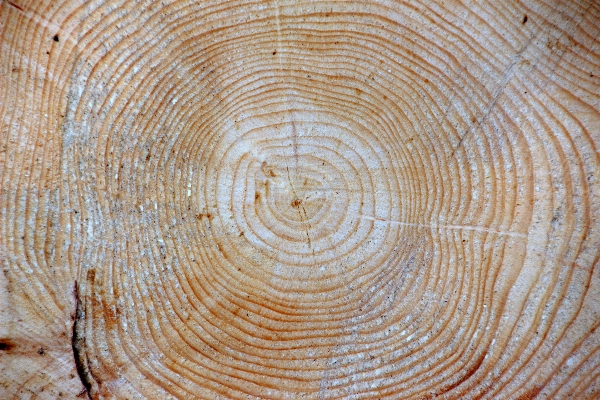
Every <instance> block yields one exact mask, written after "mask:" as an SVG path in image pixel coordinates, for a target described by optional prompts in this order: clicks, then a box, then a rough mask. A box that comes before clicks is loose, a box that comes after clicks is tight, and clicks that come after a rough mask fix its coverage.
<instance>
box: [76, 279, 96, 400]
mask: <svg viewBox="0 0 600 400" xmlns="http://www.w3.org/2000/svg"><path fill="white" fill-rule="evenodd" d="M87 275H88V276H87V277H88V281H90V280H91V281H92V282H93V279H94V278H95V271H94V270H90V271H88V274H87ZM90 278H91V279H90ZM73 291H74V295H75V322H74V323H73V336H72V337H71V347H72V349H73V358H74V359H75V368H76V369H77V375H79V379H81V383H82V384H83V387H84V388H85V392H86V394H87V398H88V399H90V400H92V394H91V393H92V390H93V387H94V378H93V377H92V374H91V372H90V368H89V362H88V359H87V354H86V351H85V333H84V331H85V311H86V310H85V304H84V303H83V302H82V301H81V297H80V294H79V287H78V285H77V281H75V285H74V289H73ZM80 394H82V393H80Z"/></svg>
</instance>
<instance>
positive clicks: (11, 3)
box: [6, 0, 25, 12]
mask: <svg viewBox="0 0 600 400" xmlns="http://www.w3.org/2000/svg"><path fill="white" fill-rule="evenodd" d="M6 2H7V3H8V5H10V6H13V7H14V8H16V9H17V10H20V11H23V12H25V10H23V9H22V8H21V7H19V6H18V5H16V4H15V3H13V2H12V1H8V0H6Z"/></svg>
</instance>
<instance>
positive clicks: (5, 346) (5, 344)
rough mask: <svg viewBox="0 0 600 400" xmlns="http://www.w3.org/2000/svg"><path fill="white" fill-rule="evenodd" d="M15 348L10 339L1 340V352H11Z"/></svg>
mask: <svg viewBox="0 0 600 400" xmlns="http://www.w3.org/2000/svg"><path fill="white" fill-rule="evenodd" d="M15 346H16V345H15V344H14V343H13V342H12V341H11V340H9V339H0V351H11V350H12V349H14V348H15Z"/></svg>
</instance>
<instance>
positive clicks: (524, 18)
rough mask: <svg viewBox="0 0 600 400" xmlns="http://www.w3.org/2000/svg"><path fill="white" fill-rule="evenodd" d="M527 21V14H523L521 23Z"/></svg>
mask: <svg viewBox="0 0 600 400" xmlns="http://www.w3.org/2000/svg"><path fill="white" fill-rule="evenodd" d="M526 22H527V14H525V16H524V17H523V23H526Z"/></svg>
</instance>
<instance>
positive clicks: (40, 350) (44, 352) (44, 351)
mask: <svg viewBox="0 0 600 400" xmlns="http://www.w3.org/2000/svg"><path fill="white" fill-rule="evenodd" d="M37 353H38V354H39V355H40V356H43V355H44V354H46V350H44V348H43V347H40V348H39V349H38V351H37Z"/></svg>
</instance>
